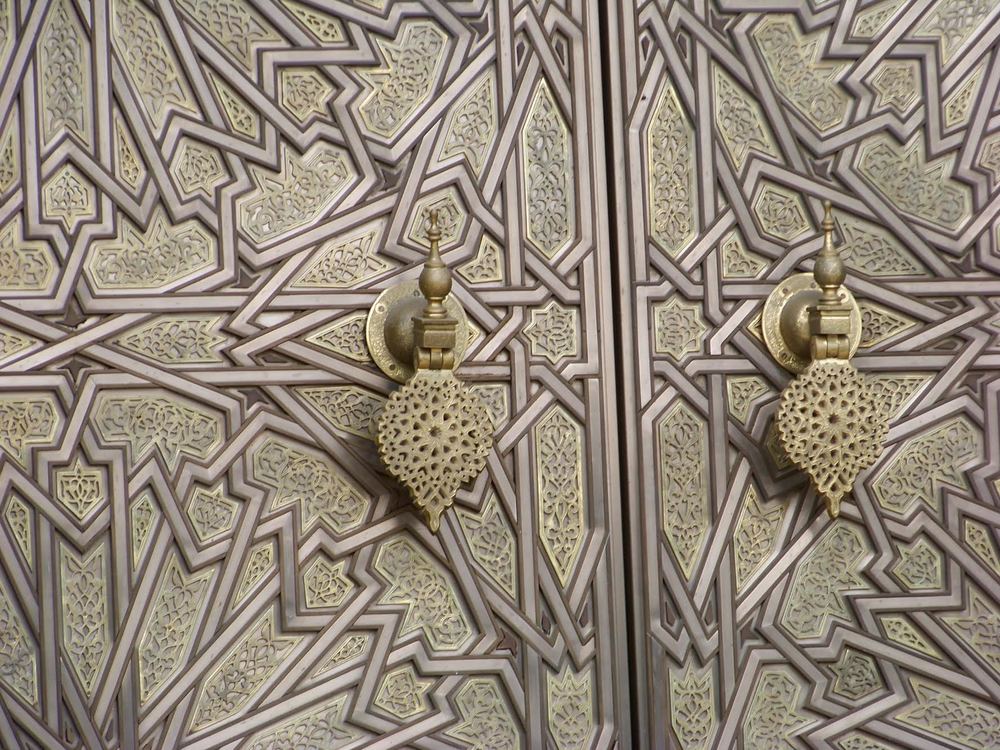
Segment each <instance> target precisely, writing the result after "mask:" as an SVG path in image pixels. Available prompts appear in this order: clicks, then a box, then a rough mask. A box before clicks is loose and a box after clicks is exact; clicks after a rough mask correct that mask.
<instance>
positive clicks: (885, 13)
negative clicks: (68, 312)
mask: <svg viewBox="0 0 1000 750" xmlns="http://www.w3.org/2000/svg"><path fill="white" fill-rule="evenodd" d="M615 5H616V8H615V12H613V13H611V19H610V20H611V22H612V26H611V27H610V28H609V33H608V39H609V42H608V43H609V52H610V54H609V57H610V60H611V65H610V66H609V71H616V72H617V74H616V75H609V81H610V85H611V86H612V100H613V102H614V104H613V107H612V112H611V113H610V116H611V118H612V119H613V121H614V123H615V127H614V130H613V131H612V132H613V134H614V137H613V139H612V142H613V144H614V155H615V163H616V164H620V165H622V168H621V169H619V170H618V171H617V178H618V179H617V184H616V187H615V190H616V193H617V197H618V213H619V216H620V217H621V219H622V220H621V222H620V223H619V231H618V234H617V241H618V247H619V248H620V251H621V252H620V271H621V277H622V283H621V289H622V290H623V302H622V304H623V307H624V309H625V310H626V315H625V316H624V325H625V336H624V340H623V349H622V351H623V363H624V364H625V368H626V377H625V379H624V382H623V384H622V390H623V394H624V401H625V405H626V406H625V410H624V415H623V419H624V425H625V431H624V434H625V435H626V436H627V441H628V445H627V451H626V452H627V457H628V465H629V470H630V478H631V481H632V483H633V486H634V488H635V494H634V496H633V498H632V502H633V505H632V519H631V520H632V523H631V539H632V545H633V552H634V560H635V565H634V581H633V583H634V591H635V595H634V596H633V597H631V598H632V600H633V601H634V602H636V603H637V607H638V608H639V611H638V612H637V615H636V624H635V633H634V636H635V641H636V643H637V648H636V653H637V657H638V660H637V670H638V671H637V679H636V682H637V689H636V691H635V692H636V695H637V696H644V695H648V696H650V698H649V701H648V703H644V702H640V701H637V702H636V704H635V709H636V711H637V712H639V719H638V724H639V726H640V734H641V739H642V742H643V745H646V744H649V745H650V746H654V747H676V748H684V749H685V750H690V749H691V748H707V747H715V748H726V749H727V750H728V749H729V748H736V747H743V748H748V749H749V748H768V749H769V750H770V749H771V748H778V747H817V748H828V747H834V748H839V750H858V749H864V750H885V749H886V748H890V749H894V748H942V747H947V748H985V747H1000V712H998V709H997V701H998V699H1000V661H998V656H1000V652H998V650H997V644H998V643H1000V639H998V635H1000V629H998V628H1000V606H998V602H997V599H998V595H1000V594H998V592H1000V578H998V576H1000V562H998V559H1000V558H998V551H997V534H996V530H997V528H998V526H1000V515H998V513H997V509H996V506H997V501H998V496H997V476H998V467H997V461H998V455H997V452H998V446H997V435H998V434H1000V427H998V424H997V410H996V404H997V388H996V386H997V379H996V374H995V373H996V367H997V364H998V359H997V343H996V342H997V325H996V323H997V320H998V318H997V299H998V295H1000V281H998V279H997V270H998V269H1000V262H998V259H997V256H998V251H997V243H998V241H1000V240H998V234H997V230H998V228H1000V227H998V223H997V216H998V212H997V185H998V177H1000V172H998V168H997V160H996V154H997V153H1000V152H998V151H997V145H998V141H997V138H998V136H997V135H996V133H995V132H994V131H996V129H997V125H998V123H997V121H996V103H995V99H996V92H997V88H998V87H997V81H998V80H1000V78H998V75H1000V67H998V60H997V50H998V46H997V36H998V34H1000V25H998V24H997V23H996V22H995V16H996V13H997V10H998V9H997V7H996V3H991V2H982V3H969V2H950V1H949V0H941V1H940V2H933V3H900V2H894V1H893V0H886V1H885V2H875V3H866V4H864V5H862V4H861V3H854V2H845V3H831V2H821V3H802V2H787V3H786V2H777V3H758V2H738V1H737V0H724V1H723V2H719V3H706V2H694V3H677V2H631V1H628V2H625V1H622V2H618V3H616V4H615ZM764 7H769V8H773V10H771V11H767V12H762V11H761V10H760V9H762V8H764ZM814 7H815V10H814ZM826 199H828V200H830V201H832V202H833V204H834V206H835V210H836V217H837V219H836V221H837V229H836V233H837V236H838V244H839V245H840V246H841V248H842V253H843V255H844V257H845V259H846V262H847V265H848V272H849V275H848V281H847V284H848V286H849V287H850V288H851V289H852V290H853V291H854V293H855V295H856V296H857V297H858V298H859V300H860V304H861V308H862V313H863V336H862V348H861V350H860V351H859V353H858V356H857V357H856V358H855V359H854V361H855V363H856V364H857V366H858V367H859V368H860V369H862V370H863V371H865V372H866V373H867V374H868V375H870V376H871V377H872V378H874V379H875V380H876V383H877V386H878V388H879V390H880V392H881V393H882V398H883V399H884V402H885V405H886V409H887V410H888V411H889V413H890V414H891V429H890V433H889V439H888V444H887V446H886V449H885V451H884V453H883V454H882V457H881V458H880V460H879V461H878V462H877V463H876V464H875V466H873V467H872V468H871V469H870V470H868V471H866V472H864V473H863V474H862V476H861V478H860V480H859V481H858V482H857V484H856V490H855V492H854V495H853V498H851V499H850V501H849V502H847V503H846V504H845V506H844V508H843V510H842V513H841V517H840V518H839V519H838V520H836V521H831V520H830V519H829V518H828V517H827V515H826V513H825V511H824V510H823V506H822V503H820V502H819V501H818V500H817V498H816V496H815V493H814V492H812V491H810V490H808V488H807V484H806V481H805V479H804V477H803V475H802V474H800V473H799V472H797V471H794V470H792V469H791V468H790V466H789V464H788V462H787V458H785V457H784V456H783V455H782V453H781V451H780V449H779V447H778V444H777V442H776V440H775V438H774V434H773V431H772V426H771V425H772V418H773V416H774V413H775V410H776V407H777V398H778V393H779V391H780V390H781V389H782V388H783V387H784V386H785V385H786V384H787V382H788V381H789V374H788V373H787V372H785V371H784V370H783V369H782V368H781V367H779V366H778V365H777V364H776V363H775V361H774V360H773V359H772V358H771V356H770V355H769V354H768V352H767V349H766V348H765V346H764V344H763V342H762V340H761V333H760V313H761V307H762V305H763V301H764V298H765V297H766V296H767V294H768V293H769V292H770V290H771V289H772V288H773V287H774V286H775V285H776V284H777V283H778V282H779V281H780V280H782V279H784V278H785V277H786V276H788V275H789V274H791V273H792V272H794V271H795V270H799V271H801V270H808V269H809V268H811V259H812V257H813V256H814V255H815V254H816V252H817V251H818V250H819V248H820V246H821V244H822V237H821V234H820V231H819V223H820V219H821V218H822V215H823V213H822V206H821V203H822V201H823V200H826Z"/></svg>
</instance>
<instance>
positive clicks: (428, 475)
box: [377, 370, 493, 531]
mask: <svg viewBox="0 0 1000 750" xmlns="http://www.w3.org/2000/svg"><path fill="white" fill-rule="evenodd" d="M492 439H493V423H492V422H491V421H490V416H489V412H488V411H487V410H486V407H485V406H484V405H483V402H482V401H480V400H479V398H478V397H477V396H476V395H475V394H473V393H472V392H471V391H470V390H469V389H468V388H466V387H465V386H464V385H462V383H461V382H460V381H459V380H458V379H457V378H456V377H455V376H454V374H453V373H452V371H451V370H417V372H416V374H415V375H414V376H413V377H412V378H410V380H409V381H407V383H406V385H404V386H403V387H402V388H400V389H399V390H398V391H396V392H395V393H393V394H392V396H390V397H389V401H388V403H387V404H386V406H385V409H384V410H383V411H382V416H381V417H380V418H379V423H378V438H377V443H378V452H379V456H380V457H381V459H382V462H383V463H384V464H385V467H386V469H388V470H389V473H390V474H392V475H393V476H394V477H396V479H398V480H399V481H400V482H401V483H402V484H403V485H404V486H405V487H406V488H407V490H409V492H410V496H411V498H412V499H413V503H414V505H416V506H417V508H418V509H419V510H420V511H421V512H422V513H423V514H424V517H425V518H426V519H427V525H428V526H430V528H431V531H437V530H438V528H439V527H440V525H441V513H443V512H444V511H445V510H446V509H447V508H449V507H450V506H451V504H452V502H453V500H454V497H455V493H456V492H457V491H458V488H459V487H460V486H461V485H462V484H464V483H465V482H467V481H469V480H470V479H473V478H474V477H476V475H478V474H479V472H481V471H482V470H483V467H485V466H486V456H487V454H488V453H489V450H490V443H491V441H492Z"/></svg>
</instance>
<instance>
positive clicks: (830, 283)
mask: <svg viewBox="0 0 1000 750" xmlns="http://www.w3.org/2000/svg"><path fill="white" fill-rule="evenodd" d="M824 207H825V209H826V215H825V217H824V218H823V235H824V240H823V249H822V250H820V252H819V255H818V256H817V257H816V263H815V265H814V266H813V272H812V273H811V274H808V273H803V274H797V275H795V276H792V277H790V278H788V279H785V280H784V281H783V282H781V283H780V284H779V285H778V286H777V287H775V289H774V290H773V291H772V292H771V294H770V295H769V296H768V298H767V302H766V303H765V304H764V316H763V330H764V341H765V343H766V344H767V347H768V349H769V350H770V351H771V354H772V355H773V356H774V358H775V359H776V360H777V361H778V363H779V364H781V365H782V366H783V367H784V368H785V369H787V370H790V371H792V372H795V373H798V375H797V377H795V378H794V379H793V380H792V381H791V382H790V383H789V384H788V386H787V387H786V388H785V390H784V391H782V393H781V404H780V406H779V408H778V416H777V419H776V426H777V430H778V439H779V440H780V442H781V445H782V447H783V448H784V449H785V452H786V453H787V454H788V457H789V458H790V459H791V461H792V463H794V464H795V465H796V466H798V467H799V468H800V469H802V470H803V471H804V472H805V473H806V474H808V475H809V478H810V479H811V480H812V483H813V486H814V487H815V488H816V491H817V492H818V493H819V494H820V496H821V497H823V499H824V501H825V502H826V509H827V512H828V513H829V514H830V516H831V517H833V518H836V517H837V515H839V513H840V501H841V499H842V498H843V497H844V495H846V494H848V493H849V492H850V491H851V489H852V487H853V486H854V481H855V480H856V479H857V476H858V474H859V473H860V472H861V471H863V470H864V469H867V468H868V467H869V466H871V465H872V464H873V463H875V461H876V460H877V459H878V457H879V455H880V454H881V453H882V447H883V444H884V442H885V437H886V433H887V432H888V419H887V416H886V413H885V411H884V410H883V409H882V407H881V405H880V404H879V403H878V399H877V398H876V395H875V391H874V390H873V389H872V386H871V384H870V382H869V381H868V379H867V378H866V377H865V376H864V375H862V374H861V373H860V372H858V371H857V369H855V367H854V365H852V364H851V363H850V358H851V356H852V355H853V354H854V352H855V351H856V350H857V348H858V343H859V342H860V340H861V312H860V310H859V308H858V303H857V302H856V301H855V300H854V297H853V295H852V294H851V293H850V292H849V291H848V290H847V289H846V288H845V287H843V286H842V284H843V282H844V279H845V277H846V271H845V268H844V262H843V260H842V259H841V257H840V253H839V252H838V251H837V250H836V249H834V247H833V207H832V206H831V204H830V203H829V202H827V203H825V204H824Z"/></svg>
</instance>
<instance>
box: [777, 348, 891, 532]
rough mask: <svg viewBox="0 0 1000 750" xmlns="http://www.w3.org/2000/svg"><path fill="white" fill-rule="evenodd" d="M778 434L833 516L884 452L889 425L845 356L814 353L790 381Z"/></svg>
mask: <svg viewBox="0 0 1000 750" xmlns="http://www.w3.org/2000/svg"><path fill="white" fill-rule="evenodd" d="M777 426H778V437H779V439H780V440H781V444H782V446H783V447H784V449H785V453H787V454H788V457H789V458H790V459H791V460H792V462H793V463H794V464H795V465H796V466H798V467H799V468H800V469H802V471H804V472H805V473H806V474H808V475H809V478H810V479H811V480H812V483H813V486H814V487H815V488H816V491H817V492H818V493H819V494H820V495H821V496H822V497H823V499H824V500H825V501H826V509H827V511H828V512H829V514H830V516H831V517H834V518H836V517H837V515H839V513H840V501H841V499H842V498H843V497H844V495H846V494H847V493H849V492H850V491H851V487H852V486H853V484H854V480H855V479H856V478H857V476H858V474H859V473H860V472H861V471H863V470H864V469H867V468H868V467H869V466H871V465H872V464H873V463H875V460H876V459H877V458H878V457H879V454H880V453H881V452H882V444H883V443H884V442H885V436H886V432H887V431H888V426H887V424H886V419H885V414H884V413H883V410H882V408H881V406H880V404H879V403H878V401H877V399H876V397H875V392H874V390H873V389H872V387H871V384H870V383H869V382H868V379H867V378H866V377H865V376H864V375H862V374H861V373H860V372H858V371H857V370H856V369H855V367H854V365H852V364H851V363H850V362H848V361H847V360H846V359H818V360H815V361H813V362H812V363H810V364H809V366H808V367H806V369H805V372H803V373H802V374H801V375H799V376H798V377H797V378H795V379H794V380H792V382H791V383H789V384H788V387H787V388H785V390H784V391H783V392H782V394H781V406H780V407H779V409H778V421H777Z"/></svg>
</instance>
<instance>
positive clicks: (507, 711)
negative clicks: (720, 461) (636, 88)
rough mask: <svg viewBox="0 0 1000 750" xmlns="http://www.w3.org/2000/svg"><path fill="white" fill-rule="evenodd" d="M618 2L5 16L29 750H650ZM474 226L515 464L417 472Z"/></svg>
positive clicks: (1, 617)
mask: <svg viewBox="0 0 1000 750" xmlns="http://www.w3.org/2000/svg"><path fill="white" fill-rule="evenodd" d="M597 23H598V19H597V13H596V7H595V6H594V5H593V4H588V3H577V2H574V3H569V4H567V3H555V2H552V3H538V2H525V1H523V0H522V1H519V2H508V1H505V0H497V1H495V2H493V1H488V0H462V1H460V2H446V3H445V2H437V1H436V0H427V1H426V2H423V1H421V2H415V1H414V2H409V1H408V2H394V1H393V0H357V1H351V2H348V1H347V0H322V1H317V0H176V2H174V1H173V0H94V1H93V2H78V1H77V0H42V1H40V2H18V1H16V0H4V1H3V2H0V70H2V72H3V79H2V80H3V82H2V84H0V112H2V113H3V120H2V128H0V191H2V201H0V294H2V304H0V326H2V327H0V425H2V428H0V448H2V452H3V456H2V463H0V483H2V487H0V694H2V700H0V746H2V747H4V748H23V749H24V750H28V749H29V748H30V749H31V750H34V749H35V748H39V747H42V748H120V749H121V750H134V749H136V748H142V749H143V750H146V749H149V750H171V749H173V748H182V747H183V748H204V749H207V748H235V747H242V748H254V749H255V750H256V749H262V748H271V749H278V748H281V749H283V750H305V749H306V748H315V749H316V750H319V749H320V748H322V749H323V750H330V749H332V748H348V747H351V748H353V747H369V748H393V747H413V748H458V747H469V748H482V749H487V748H489V749H494V748H511V749H512V748H540V747H545V746H553V747H559V748H571V747H573V748H576V747H611V746H613V745H615V744H616V743H617V744H618V745H619V746H620V747H627V746H629V742H630V741H629V740H628V729H627V727H628V705H627V702H626V701H627V690H626V686H627V681H626V680H627V678H626V668H627V664H626V658H625V654H626V639H625V629H624V621H625V613H624V606H623V602H624V599H623V589H622V585H623V578H622V573H621V571H622V567H623V563H622V546H621V529H620V525H619V515H620V509H619V503H620V498H619V494H618V487H619V483H618V476H617V467H618V458H617V453H616V450H617V448H616V443H615V435H616V429H617V428H616V417H615V410H614V403H615V402H614V384H613V373H614V359H613V352H612V346H611V334H612V328H611V326H610V325H609V322H610V319H611V305H612V296H611V282H610V278H611V277H610V269H611V264H610V260H609V258H610V256H609V251H608V248H609V243H608V240H607V216H608V214H607V212H606V210H605V206H606V196H605V192H604V185H605V182H604V141H603V137H602V118H603V113H602V107H601V96H600V70H599V62H600V47H599V41H600V35H599V33H598V31H597ZM432 208H436V209H437V210H438V212H439V214H440V217H441V225H442V231H443V235H444V237H443V250H444V257H445V260H446V261H447V262H448V263H449V264H450V265H451V266H452V267H453V268H454V269H455V271H456V284H455V290H454V294H455V295H456V296H457V298H458V299H459V300H460V301H461V303H462V304H463V305H464V307H465V308H466V310H467V311H468V313H469V316H470V318H471V320H472V322H473V324H474V326H475V330H474V334H475V335H474V340H473V341H472V342H471V344H470V346H469V350H468V354H467V358H466V361H465V363H464V365H463V368H462V373H463V376H464V377H465V378H466V380H467V381H470V382H471V383H472V384H473V387H474V389H475V391H476V392H477V393H478V394H479V395H480V396H481V397H482V399H484V400H485V401H486V403H487V404H488V405H489V408H490V410H491V413H492V418H493V420H494V422H495V428H496V439H495V444H494V447H493V449H492V451H491V453H490V456H489V459H488V468H487V470H486V472H485V473H484V474H483V475H482V476H481V477H480V478H479V480H478V481H477V482H475V484H474V486H471V487H470V488H468V489H467V490H466V491H464V492H463V493H461V495H460V497H459V499H458V507H457V509H455V510H454V511H452V512H450V513H449V514H448V515H447V517H446V520H445V523H444V524H443V527H442V529H441V531H440V533H438V534H437V535H433V534H431V533H430V532H429V531H428V530H427V528H426V526H425V525H424V523H423V522H422V521H421V520H420V519H419V517H418V516H417V515H415V514H414V513H413V512H412V511H411V509H410V508H409V504H408V502H407V501H406V499H405V497H404V495H403V493H402V492H401V491H400V489H399V488H398V487H397V486H396V485H395V484H394V483H393V482H391V481H389V480H388V478H387V477H386V476H385V474H384V473H382V470H381V467H380V465H379V462H378V459H377V456H376V454H375V450H374V448H373V444H372V439H371V438H372V429H373V424H374V419H375V417H376V416H377V414H378V413H379V410H380V408H381V406H382V404H383V402H384V399H385V397H386V394H387V393H388V392H389V391H390V390H391V389H392V388H393V387H394V385H395V384H393V383H392V382H391V381H389V380H388V379H387V378H385V377H384V376H383V375H382V374H381V373H380V372H379V371H378V370H377V369H376V368H375V367H374V366H373V365H372V364H371V361H370V358H369V354H368V352H367V350H366V348H365V342H364V337H363V328H364V320H365V315H366V313H367V311H368V308H369V307H370V306H371V304H372V301H373V300H374V298H375V297H376V296H377V295H378V293H379V291H380V290H381V289H383V288H385V287H387V286H389V285H391V284H394V283H396V282H397V281H399V280H401V279H412V278H414V277H415V275H416V273H417V271H418V263H419V262H420V261H421V260H422V259H423V258H424V257H425V255H426V248H425V247H424V246H423V242H424V227H423V224H424V220H425V217H426V215H427V212H428V210H429V209H432Z"/></svg>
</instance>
